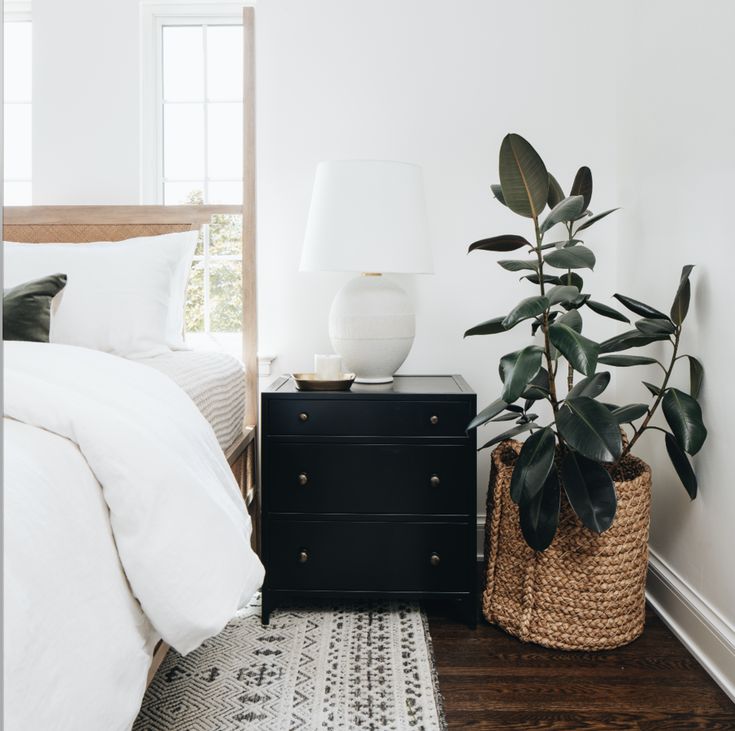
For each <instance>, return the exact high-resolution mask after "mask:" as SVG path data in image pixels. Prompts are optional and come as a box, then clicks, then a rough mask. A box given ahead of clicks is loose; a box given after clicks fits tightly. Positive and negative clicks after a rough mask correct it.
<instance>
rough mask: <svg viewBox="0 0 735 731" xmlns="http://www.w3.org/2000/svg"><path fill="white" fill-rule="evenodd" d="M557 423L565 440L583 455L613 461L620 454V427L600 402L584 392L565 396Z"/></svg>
mask: <svg viewBox="0 0 735 731" xmlns="http://www.w3.org/2000/svg"><path fill="white" fill-rule="evenodd" d="M557 424H558V426H559V431H560V432H561V435H562V436H563V437H564V439H565V441H566V442H567V443H568V444H569V445H570V446H571V447H572V448H573V449H576V450H577V451H578V452H580V453H581V454H583V455H584V456H585V457H588V458H589V459H593V460H596V461H597V462H612V461H613V460H616V459H617V458H618V457H619V456H620V452H621V451H622V448H623V446H622V441H621V439H620V428H619V427H618V423H617V421H615V419H613V417H612V416H611V415H610V411H609V410H608V409H607V408H606V407H605V406H603V405H602V404H601V403H598V402H597V401H594V400H593V399H591V398H588V397H586V396H580V397H579V398H574V399H569V398H568V399H567V400H566V401H565V402H564V406H562V408H561V409H560V410H559V414H558V416H557Z"/></svg>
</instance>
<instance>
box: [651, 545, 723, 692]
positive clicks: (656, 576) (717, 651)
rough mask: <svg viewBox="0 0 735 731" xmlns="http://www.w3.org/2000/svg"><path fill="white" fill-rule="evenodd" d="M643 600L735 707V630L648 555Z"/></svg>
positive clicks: (660, 560)
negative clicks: (645, 598)
mask: <svg viewBox="0 0 735 731" xmlns="http://www.w3.org/2000/svg"><path fill="white" fill-rule="evenodd" d="M646 597H647V598H648V601H649V603H650V604H651V606H652V607H653V608H654V610H655V611H656V613H657V614H658V615H659V617H661V619H662V620H663V621H664V622H665V624H666V625H667V626H668V627H669V629H670V630H671V631H672V632H673V633H674V634H675V635H676V636H677V637H678V638H679V640H680V641H681V643H682V644H683V645H684V647H686V648H687V650H689V652H690V653H691V654H692V655H693V656H694V658H695V659H696V660H697V661H698V662H699V664H700V665H701V666H702V667H703V668H704V669H705V670H706V671H707V672H708V673H709V674H710V675H711V676H712V678H713V680H714V681H715V682H716V683H717V685H719V686H720V688H722V690H724V691H725V693H727V695H728V696H729V697H730V699H731V700H732V701H733V703H735V628H733V627H732V626H731V625H730V624H729V623H728V622H727V621H726V620H725V619H724V617H722V616H720V615H719V614H718V613H717V612H716V611H715V610H714V609H713V608H712V607H710V606H709V605H708V604H707V602H705V600H704V599H703V598H702V597H701V596H700V595H699V594H698V593H697V592H696V591H694V590H693V589H691V588H690V587H689V586H687V584H686V583H685V582H684V581H683V580H682V579H681V577H680V576H678V574H676V572H674V571H673V570H672V569H671V567H669V566H667V565H666V563H665V562H664V561H663V560H662V559H661V558H660V557H659V556H658V555H656V553H655V552H654V551H650V555H649V561H648V582H647V586H646Z"/></svg>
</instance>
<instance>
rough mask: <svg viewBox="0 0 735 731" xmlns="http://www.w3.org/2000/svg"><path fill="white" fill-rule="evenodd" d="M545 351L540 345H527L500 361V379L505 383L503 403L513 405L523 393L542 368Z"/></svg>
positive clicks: (502, 396)
mask: <svg viewBox="0 0 735 731" xmlns="http://www.w3.org/2000/svg"><path fill="white" fill-rule="evenodd" d="M542 353H543V350H542V349H541V348H539V347H538V345H527V346H526V347H525V348H522V349H521V350H516V351H515V352H513V353H508V354H507V355H504V356H503V357H502V358H501V359H500V367H499V371H500V378H501V379H502V381H503V392H502V393H501V394H500V397H501V398H502V399H503V401H507V402H508V403H513V401H515V400H516V399H518V397H519V396H520V395H521V394H522V393H523V391H524V390H525V388H526V386H527V385H528V383H529V381H530V380H531V379H532V378H533V377H534V376H535V375H536V374H537V373H538V372H539V369H540V368H541V355H542Z"/></svg>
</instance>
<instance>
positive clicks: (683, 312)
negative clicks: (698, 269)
mask: <svg viewBox="0 0 735 731" xmlns="http://www.w3.org/2000/svg"><path fill="white" fill-rule="evenodd" d="M692 269H694V264H687V265H686V266H685V267H683V268H682V270H681V279H680V280H679V288H678V289H677V290H676V296H675V297H674V304H672V305H671V319H672V320H673V321H674V322H675V323H676V324H677V325H681V323H682V322H684V318H685V317H686V316H687V312H689V300H690V299H691V295H692V287H691V284H690V283H689V275H690V274H691V273H692Z"/></svg>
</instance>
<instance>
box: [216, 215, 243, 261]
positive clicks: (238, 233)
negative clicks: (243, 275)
mask: <svg viewBox="0 0 735 731" xmlns="http://www.w3.org/2000/svg"><path fill="white" fill-rule="evenodd" d="M209 253H210V254H211V255H212V256H218V255H223V254H235V255H237V256H240V255H241V253H242V216H212V223H211V225H210V227H209Z"/></svg>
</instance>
